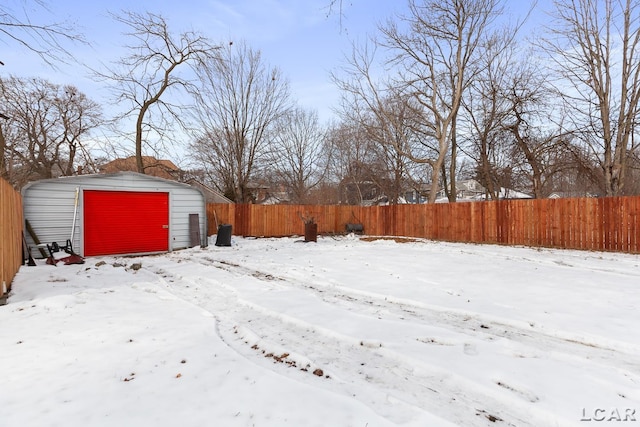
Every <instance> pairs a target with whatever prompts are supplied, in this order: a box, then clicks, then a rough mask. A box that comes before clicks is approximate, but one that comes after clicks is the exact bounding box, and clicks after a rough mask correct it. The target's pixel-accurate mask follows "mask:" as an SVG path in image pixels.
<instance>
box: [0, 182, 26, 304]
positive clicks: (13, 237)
mask: <svg viewBox="0 0 640 427" xmlns="http://www.w3.org/2000/svg"><path fill="white" fill-rule="evenodd" d="M22 224H23V221H22V197H21V196H20V193H18V192H17V191H15V190H14V189H13V187H12V186H11V184H9V183H8V182H7V181H5V180H4V179H1V178H0V286H2V284H3V283H4V286H6V288H7V291H9V290H10V289H11V281H12V280H13V278H14V276H15V275H16V273H17V272H18V270H19V269H20V266H21V265H22V261H23V259H22ZM0 295H2V288H1V287H0Z"/></svg>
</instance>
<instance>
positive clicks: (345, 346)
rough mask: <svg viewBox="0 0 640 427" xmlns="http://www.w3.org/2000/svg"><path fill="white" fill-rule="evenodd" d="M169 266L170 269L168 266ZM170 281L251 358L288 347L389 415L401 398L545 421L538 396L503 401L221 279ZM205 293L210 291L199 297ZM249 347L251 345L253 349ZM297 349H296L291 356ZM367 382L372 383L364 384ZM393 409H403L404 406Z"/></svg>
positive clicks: (491, 416)
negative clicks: (255, 298)
mask: <svg viewBox="0 0 640 427" xmlns="http://www.w3.org/2000/svg"><path fill="white" fill-rule="evenodd" d="M181 260H182V263H183V265H182V266H181V268H183V269H184V262H198V263H200V264H203V265H205V266H208V267H211V266H214V267H216V268H220V269H223V270H226V271H227V272H228V273H230V274H233V275H237V276H242V277H253V278H254V279H255V280H260V281H263V282H267V283H268V284H269V285H270V286H276V287H279V286H283V285H284V286H296V287H298V288H303V290H305V291H312V292H314V293H316V294H326V292H325V291H323V290H319V289H317V287H314V286H307V285H305V284H303V283H299V282H292V281H291V280H290V279H284V278H282V277H280V276H276V275H274V274H271V273H267V272H263V271H258V270H254V269H250V268H245V267H242V266H239V265H237V264H232V263H228V262H220V261H215V260H212V259H208V258H205V259H201V260H198V259H193V258H190V257H187V258H181ZM163 272H164V273H165V274H166V272H167V271H166V270H164V271H163ZM180 282H187V283H190V284H191V286H194V287H196V288H197V289H198V291H197V292H198V295H199V296H198V297H197V298H196V297H194V293H193V291H192V290H190V291H188V292H181V291H180V289H179V288H178V286H177V284H178V283H180ZM170 288H171V289H172V291H173V292H174V293H176V294H177V295H178V296H180V297H182V298H184V299H188V300H190V301H191V302H193V303H195V304H197V305H199V306H200V307H202V308H204V309H205V310H207V311H209V312H211V313H212V314H213V315H215V316H216V318H217V319H218V321H219V322H220V326H219V328H218V333H219V334H220V336H221V338H222V339H223V340H224V341H225V342H226V343H227V344H228V345H229V346H230V347H232V348H234V349H235V350H236V351H237V352H239V353H240V354H243V355H244V356H245V357H247V358H251V357H252V354H253V355H254V356H253V358H254V361H256V362H257V363H262V364H263V365H264V366H267V367H268V366H269V361H268V360H261V358H260V357H257V358H256V357H255V355H258V356H260V355H264V353H265V352H267V353H269V354H286V355H287V358H289V359H290V360H293V361H294V362H295V365H296V366H297V367H300V366H305V367H307V366H308V367H309V368H310V369H314V368H315V367H316V366H320V367H323V368H324V370H325V371H326V372H325V373H326V374H327V375H329V376H330V377H331V380H334V381H337V382H338V383H340V384H341V388H342V389H343V391H344V392H345V393H348V394H349V395H354V397H355V398H356V399H359V400H361V401H363V402H364V403H366V404H367V405H368V406H370V407H372V408H374V409H375V410H376V411H378V412H381V413H382V414H383V415H385V416H389V414H388V413H385V408H386V407H387V406H389V405H396V406H397V405H399V404H401V405H405V406H406V407H407V409H413V411H418V412H420V411H427V412H428V413H431V414H436V415H437V414H438V413H439V412H440V411H439V409H440V408H445V407H446V408H448V409H447V414H448V415H449V416H450V413H451V409H450V408H451V407H452V406H453V407H455V408H456V410H455V411H453V412H455V413H456V414H458V415H457V419H455V420H451V419H450V420H449V421H452V422H454V423H456V424H458V425H465V426H486V425H495V424H493V423H494V422H496V421H501V422H502V423H501V425H507V426H529V425H530V426H534V425H543V424H545V420H544V419H537V420H536V417H535V416H533V415H532V412H531V409H530V408H528V407H527V404H528V403H531V399H522V398H521V397H520V396H515V397H514V398H513V399H511V400H509V404H508V405H506V404H505V403H504V397H503V398H502V400H496V399H495V398H493V397H490V396H491V390H489V389H487V388H486V387H484V386H482V385H480V384H477V383H474V382H473V381H470V380H466V379H465V378H462V377H460V376H459V375H455V374H452V373H451V372H449V371H446V370H444V369H442V368H440V367H436V366H433V365H430V364H428V363H426V362H423V361H420V360H417V359H415V358H412V357H409V356H405V355H403V354H400V353H398V352H396V351H394V350H392V349H388V348H384V347H381V345H380V344H377V343H375V342H366V341H364V340H360V339H358V338H357V337H351V336H348V335H345V334H343V333H340V332H337V331H334V330H329V329H325V328H322V327H319V326H318V325H314V324H310V323H307V322H305V321H304V320H302V319H299V318H295V317H292V316H288V315H284V314H282V313H279V312H275V311H273V310H271V309H269V308H267V307H263V306H261V305H260V304H257V303H254V302H250V301H246V300H243V299H242V298H241V297H240V296H239V295H238V294H237V292H236V291H235V290H234V289H233V288H232V287H229V286H227V285H224V284H222V283H221V282H220V281H218V280H212V279H208V278H206V277H199V276H196V277H186V276H178V277H176V280H175V281H174V283H173V284H171V285H170ZM203 291H204V292H203ZM202 293H204V295H202V296H203V297H204V298H203V297H201V296H200V295H201V294H202ZM205 295H206V296H205ZM343 296H344V295H343V293H342V292H340V293H339V294H338V295H334V297H336V298H338V299H340V300H346V301H347V302H349V303H351V304H354V306H353V307H351V310H356V311H358V312H362V310H363V309H365V311H368V313H367V314H368V315H369V316H370V317H371V318H372V319H375V318H377V315H376V314H375V313H372V312H371V309H372V308H373V309H375V307H376V303H375V302H372V301H369V300H365V301H363V299H362V298H356V297H347V298H346V299H345V298H343ZM322 300H323V301H324V302H325V303H328V304H333V303H334V300H333V299H332V298H326V296H325V295H322ZM389 304H392V305H394V304H393V303H391V302H388V303H387V305H389ZM379 305H380V304H378V306H379ZM394 306H395V305H394ZM405 311H406V310H405ZM250 348H251V349H252V351H249V349H250ZM260 351H262V354H261V353H260ZM290 355H294V356H292V357H289V356H290ZM362 384H366V386H365V387H363V386H362ZM372 385H373V386H374V387H373V388H372V387H371V386H372ZM362 390H367V391H366V392H365V393H366V395H364V396H361V395H360V396H357V395H355V393H361V392H362ZM356 391H357V392H356ZM394 413H395V416H397V411H395V412H394ZM471 420H473V422H471ZM394 421H395V422H406V421H408V420H407V419H404V420H401V419H394Z"/></svg>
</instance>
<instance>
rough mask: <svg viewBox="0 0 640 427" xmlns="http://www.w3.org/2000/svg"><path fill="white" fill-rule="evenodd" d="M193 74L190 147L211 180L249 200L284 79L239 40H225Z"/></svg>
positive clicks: (281, 108) (285, 103)
mask: <svg viewBox="0 0 640 427" xmlns="http://www.w3.org/2000/svg"><path fill="white" fill-rule="evenodd" d="M198 74H199V77H200V81H201V86H200V87H199V89H198V93H197V95H198V96H197V107H198V108H197V116H196V121H197V122H198V124H199V127H200V129H201V131H200V132H198V133H197V134H196V139H195V142H194V143H193V144H192V145H191V149H192V150H191V151H192V153H193V156H194V158H195V159H196V161H197V162H199V163H201V164H202V167H204V168H205V169H206V170H207V171H208V174H209V176H210V178H211V180H212V182H213V184H214V185H216V186H217V187H218V188H220V189H221V190H222V191H224V192H225V194H227V195H228V196H230V197H231V198H232V199H233V200H234V201H235V202H237V203H246V202H249V201H251V191H250V189H249V187H248V184H249V183H250V180H251V178H252V176H253V174H254V172H255V169H256V166H257V163H258V161H259V160H260V159H264V156H265V152H266V144H267V143H268V141H269V136H270V135H269V131H270V130H271V129H272V128H273V126H274V124H275V122H276V120H277V119H279V118H280V117H281V116H282V115H283V114H284V113H285V112H286V111H287V109H288V108H289V83H288V81H287V80H286V79H285V78H284V77H283V76H282V75H281V72H280V71H279V70H278V69H277V68H270V67H268V66H267V65H266V64H265V63H264V62H263V60H262V56H261V53H260V51H255V50H253V49H251V48H250V47H248V46H247V45H246V44H245V43H237V44H232V43H230V44H229V45H228V46H227V47H226V48H225V49H223V50H222V53H221V56H220V57H219V58H210V59H209V60H208V61H207V62H204V63H202V64H201V67H200V68H199V71H198Z"/></svg>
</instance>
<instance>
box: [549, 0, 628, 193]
mask: <svg viewBox="0 0 640 427" xmlns="http://www.w3.org/2000/svg"><path fill="white" fill-rule="evenodd" d="M555 4H556V10H555V18H556V22H555V26H553V27H551V28H550V32H551V36H550V37H549V38H548V39H547V40H545V41H544V42H543V47H544V48H545V49H546V51H547V52H548V53H549V57H550V59H551V60H552V61H553V63H554V64H555V68H556V70H557V71H558V72H559V73H560V76H561V77H562V78H563V80H562V81H560V82H559V84H558V89H559V92H560V94H561V96H562V97H563V98H564V99H565V101H566V103H567V105H568V106H569V108H570V112H571V117H572V119H573V120H574V121H575V123H576V127H577V128H578V129H582V130H583V131H584V132H586V133H589V134H590V135H588V136H585V138H584V139H585V140H586V141H589V142H590V143H591V150H592V152H593V153H594V155H595V157H596V158H597V159H598V162H599V166H600V168H601V169H602V179H603V185H602V187H603V188H604V191H605V194H606V195H607V196H615V195H619V194H624V188H625V184H626V176H627V162H628V159H629V158H630V156H631V155H632V153H631V152H630V150H631V148H632V140H633V137H634V135H635V133H636V124H637V117H638V113H639V104H638V103H639V101H640V58H639V57H638V55H640V3H639V2H638V1H637V0H599V1H593V0H558V1H556V2H555ZM634 148H635V147H634Z"/></svg>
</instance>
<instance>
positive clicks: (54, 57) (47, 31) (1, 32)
mask: <svg viewBox="0 0 640 427" xmlns="http://www.w3.org/2000/svg"><path fill="white" fill-rule="evenodd" d="M16 3H17V2H16ZM21 3H22V5H17V4H16V6H17V7H16V8H15V9H17V10H15V9H12V8H11V7H10V6H9V5H7V4H0V36H1V39H0V40H1V41H3V42H4V43H6V44H10V42H14V43H16V44H17V45H18V46H20V47H22V48H24V49H26V50H28V51H30V52H34V53H36V54H37V55H38V56H40V58H41V59H42V60H43V61H44V62H45V63H47V64H48V65H50V66H52V67H54V68H55V64H56V62H65V61H68V60H70V59H73V55H72V54H71V53H70V52H69V51H68V50H67V48H66V47H65V46H64V44H65V42H71V43H85V40H84V37H83V36H82V35H81V34H80V33H78V32H77V31H76V27H75V26H73V25H71V24H70V23H68V22H53V23H38V22H35V21H34V20H33V19H32V18H31V17H30V16H29V14H30V13H29V11H28V8H27V4H28V3H33V4H34V5H35V7H36V8H38V9H44V10H47V9H48V8H47V3H46V2H45V1H42V0H33V1H31V2H28V1H25V2H21ZM0 64H2V62H0Z"/></svg>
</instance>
